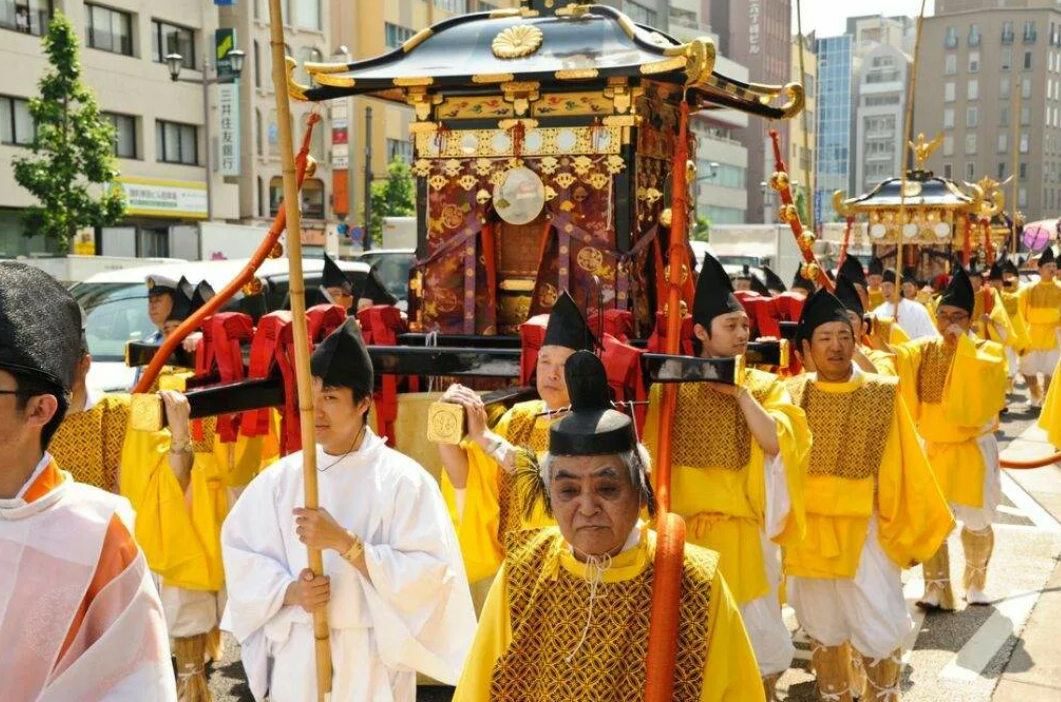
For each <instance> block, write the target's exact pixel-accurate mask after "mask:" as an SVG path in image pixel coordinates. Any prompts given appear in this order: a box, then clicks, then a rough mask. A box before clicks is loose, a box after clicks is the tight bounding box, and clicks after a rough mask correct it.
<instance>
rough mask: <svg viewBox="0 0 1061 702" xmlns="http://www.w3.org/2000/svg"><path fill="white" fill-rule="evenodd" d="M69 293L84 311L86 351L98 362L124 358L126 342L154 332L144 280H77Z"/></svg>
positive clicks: (146, 337) (148, 336) (143, 339)
mask: <svg viewBox="0 0 1061 702" xmlns="http://www.w3.org/2000/svg"><path fill="white" fill-rule="evenodd" d="M70 292H71V293H72V294H73V295H74V297H75V298H76V299H77V302H78V304H80V305H81V309H83V310H84V311H85V336H86V337H87V338H88V350H89V352H90V353H91V354H92V357H93V358H94V359H95V360H97V361H111V362H115V361H123V360H124V359H125V345H126V343H128V342H130V341H146V340H147V339H149V338H151V335H152V334H154V333H155V331H156V328H155V325H154V324H152V323H151V318H150V317H148V316H147V288H146V287H144V284H143V283H78V284H77V285H75V286H74V287H73V288H71V290H70Z"/></svg>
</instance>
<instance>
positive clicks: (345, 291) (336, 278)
mask: <svg viewBox="0 0 1061 702" xmlns="http://www.w3.org/2000/svg"><path fill="white" fill-rule="evenodd" d="M320 291H321V294H322V295H324V299H325V300H327V301H328V302H330V303H332V304H333V305H339V306H340V307H342V308H343V309H344V310H347V311H348V312H349V311H350V308H351V307H354V304H355V303H356V302H357V300H355V299H354V286H353V283H351V282H350V279H349V278H348V277H347V276H346V273H345V272H344V271H343V269H342V268H339V266H338V265H337V264H336V263H335V261H334V260H333V259H332V257H331V256H329V255H328V254H327V253H325V254H324V270H323V271H322V272H321V285H320ZM354 311H355V312H356V311H357V310H354Z"/></svg>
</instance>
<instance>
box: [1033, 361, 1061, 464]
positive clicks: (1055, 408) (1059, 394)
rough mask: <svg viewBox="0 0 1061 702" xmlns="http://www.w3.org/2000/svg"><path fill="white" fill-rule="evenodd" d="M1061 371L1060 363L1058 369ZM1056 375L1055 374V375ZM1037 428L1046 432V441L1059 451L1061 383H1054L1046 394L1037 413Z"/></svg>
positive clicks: (1060, 442) (1060, 445)
mask: <svg viewBox="0 0 1061 702" xmlns="http://www.w3.org/2000/svg"><path fill="white" fill-rule="evenodd" d="M1055 370H1061V361H1059V362H1058V368H1057V369H1055ZM1055 375H1056V373H1055ZM1038 424H1039V427H1040V428H1042V429H1045V430H1046V438H1047V440H1048V441H1049V442H1050V443H1051V444H1053V445H1054V446H1055V447H1057V448H1059V449H1061V383H1054V384H1053V385H1051V386H1050V389H1049V390H1048V391H1047V393H1046V399H1045V400H1044V401H1043V411H1042V412H1040V413H1039V422H1038Z"/></svg>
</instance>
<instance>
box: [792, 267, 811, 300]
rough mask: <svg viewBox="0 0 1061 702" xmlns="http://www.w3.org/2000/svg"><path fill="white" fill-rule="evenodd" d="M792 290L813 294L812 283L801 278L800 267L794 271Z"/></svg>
mask: <svg viewBox="0 0 1061 702" xmlns="http://www.w3.org/2000/svg"><path fill="white" fill-rule="evenodd" d="M792 288H793V289H796V288H799V289H801V290H806V291H807V294H808V295H809V294H810V293H813V292H814V282H813V281H810V280H807V279H806V278H804V277H803V273H802V266H800V267H799V268H797V269H796V276H795V277H794V278H793V279H792Z"/></svg>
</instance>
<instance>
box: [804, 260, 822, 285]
mask: <svg viewBox="0 0 1061 702" xmlns="http://www.w3.org/2000/svg"><path fill="white" fill-rule="evenodd" d="M821 271H822V269H821V268H819V267H818V264H817V263H804V264H803V265H802V266H800V269H799V274H800V275H801V276H803V277H804V278H806V279H807V280H811V281H815V280H818V276H819V274H821Z"/></svg>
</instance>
